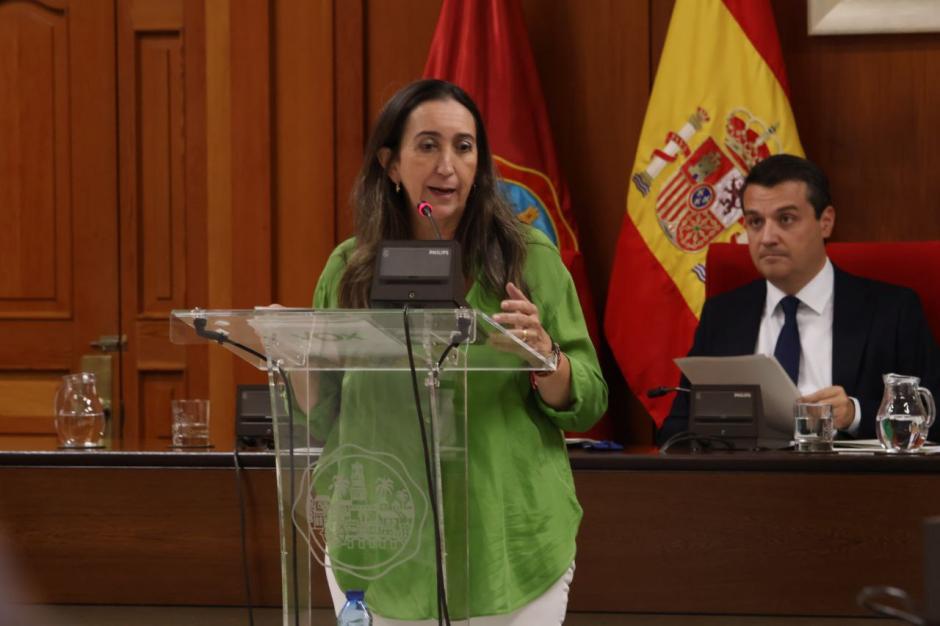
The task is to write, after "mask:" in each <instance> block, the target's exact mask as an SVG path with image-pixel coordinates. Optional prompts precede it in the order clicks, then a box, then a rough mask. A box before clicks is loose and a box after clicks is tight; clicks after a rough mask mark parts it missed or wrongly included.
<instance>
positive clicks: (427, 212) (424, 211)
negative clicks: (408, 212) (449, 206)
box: [418, 200, 443, 239]
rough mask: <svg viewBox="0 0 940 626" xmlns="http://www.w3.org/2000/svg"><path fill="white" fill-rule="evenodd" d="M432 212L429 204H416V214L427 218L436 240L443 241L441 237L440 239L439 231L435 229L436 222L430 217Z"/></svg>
mask: <svg viewBox="0 0 940 626" xmlns="http://www.w3.org/2000/svg"><path fill="white" fill-rule="evenodd" d="M433 212H434V207H432V206H431V203H430V202H427V201H425V200H422V201H421V202H419V203H418V213H420V214H421V215H423V216H424V217H426V218H428V221H429V222H431V226H432V227H433V228H434V234H435V235H437V238H438V239H443V237H441V230H440V229H439V228H438V227H437V220H435V219H434V218H433V217H432V216H431V213H433Z"/></svg>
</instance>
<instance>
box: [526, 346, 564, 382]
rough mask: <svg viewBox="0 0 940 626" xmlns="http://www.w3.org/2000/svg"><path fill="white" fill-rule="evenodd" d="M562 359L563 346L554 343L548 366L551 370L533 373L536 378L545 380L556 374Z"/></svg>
mask: <svg viewBox="0 0 940 626" xmlns="http://www.w3.org/2000/svg"><path fill="white" fill-rule="evenodd" d="M560 359H561V346H559V345H558V342H557V341H553V342H552V351H551V352H550V353H549V354H548V365H549V367H551V369H550V370H544V371H541V372H532V374H534V375H535V376H537V377H539V378H545V377H546V376H550V375H552V374H554V373H555V370H556V369H558V362H559V360H560Z"/></svg>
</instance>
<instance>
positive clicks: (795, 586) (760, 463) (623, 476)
mask: <svg viewBox="0 0 940 626" xmlns="http://www.w3.org/2000/svg"><path fill="white" fill-rule="evenodd" d="M163 446H165V444H161V445H160V446H155V447H154V448H155V449H153V450H150V451H142V452H133V451H125V452H118V451H114V452H111V451H109V452H58V451H47V452H16V451H9V452H0V528H4V529H5V530H6V533H7V535H8V539H9V540H10V541H11V542H12V545H13V549H14V551H15V553H16V556H17V557H18V558H19V562H20V564H21V565H22V569H23V572H24V575H25V576H26V577H28V578H29V579H31V581H32V582H33V585H34V587H35V590H36V593H37V597H38V599H39V600H40V601H42V602H51V603H102V604H124V603H126V604H206V605H237V604H241V603H242V602H243V601H244V590H243V580H242V561H241V552H240V534H239V515H238V511H239V509H238V491H237V482H236V475H235V470H234V462H233V455H232V453H231V451H220V450H213V451H203V452H171V451H168V450H166V449H165V448H164V447H163ZM240 458H241V461H242V466H243V467H245V469H244V470H243V472H242V478H241V480H242V485H243V487H244V494H245V497H246V503H247V529H248V532H247V537H248V552H249V559H250V562H251V578H252V589H253V593H254V598H255V601H256V602H259V603H261V604H264V605H269V606H275V605H278V604H279V603H280V578H279V562H278V543H277V518H276V502H275V482H274V472H273V456H272V455H271V454H267V453H241V454H240ZM572 466H573V467H574V471H575V480H576V483H577V488H578V494H579V498H580V500H581V502H582V504H583V506H584V510H585V516H584V522H583V524H582V526H581V532H580V535H579V542H578V557H577V565H578V566H577V573H576V576H575V584H574V585H573V587H572V595H571V603H570V606H571V609H572V610H579V611H584V610H592V611H616V612H643V613H656V612H683V613H684V612H688V613H717V614H733V613H750V614H787V615H801V614H802V615H852V614H858V613H859V611H858V609H857V608H856V607H855V606H854V597H855V594H856V592H857V591H858V590H859V589H860V588H861V587H862V586H864V585H868V584H892V585H897V586H900V587H904V588H906V589H908V590H909V591H911V592H913V593H914V595H915V596H916V597H918V598H919V597H920V595H921V586H922V584H921V561H922V558H921V533H922V531H921V524H922V521H923V519H924V518H926V517H928V516H932V515H938V514H940V498H938V497H937V496H938V495H940V457H936V456H934V457H928V456H919V457H884V456H879V457H874V456H863V457H855V456H853V457H844V456H835V455H821V456H805V455H798V454H794V453H762V454H710V455H701V456H668V457H661V456H659V455H657V454H655V453H653V452H651V451H649V450H629V451H627V452H625V453H601V454H594V453H584V452H573V453H572ZM321 583H322V579H318V580H317V581H315V582H314V586H315V592H316V593H317V600H318V604H319V605H320V606H327V604H328V598H327V594H326V591H325V583H323V584H321Z"/></svg>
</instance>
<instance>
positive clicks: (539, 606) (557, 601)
mask: <svg viewBox="0 0 940 626" xmlns="http://www.w3.org/2000/svg"><path fill="white" fill-rule="evenodd" d="M573 578H574V561H572V562H571V566H570V567H569V568H568V570H567V571H566V572H565V573H564V574H562V577H561V578H559V579H558V580H557V581H556V582H555V584H553V585H552V586H551V587H549V588H548V590H547V591H546V592H545V593H543V594H542V595H540V596H539V597H538V598H536V599H535V600H533V601H532V602H529V603H528V604H527V605H525V606H523V607H522V608H520V609H517V610H515V611H513V612H512V613H507V614H505V615H488V616H486V617H474V618H471V620H470V625H471V626H556V625H557V626H560V625H561V624H563V623H564V621H565V613H566V612H567V610H568V589H569V588H570V587H571V581H572V579H573ZM326 582H327V583H328V584H329V586H330V595H332V596H333V608H334V610H335V611H336V612H337V613H339V611H340V609H342V608H343V605H344V604H345V603H346V596H345V594H343V591H342V590H341V589H340V588H339V585H338V584H337V583H336V577H335V576H334V575H333V569H332V568H329V567H328V568H326ZM366 603H368V598H367V599H366ZM451 624H452V625H453V626H456V625H457V624H466V622H457V621H454V620H451ZM372 626H437V620H436V619H435V620H430V619H425V620H418V621H408V620H398V619H388V618H385V617H381V616H379V615H373V616H372Z"/></svg>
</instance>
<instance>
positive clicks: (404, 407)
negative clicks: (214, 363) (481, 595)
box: [170, 308, 549, 626]
mask: <svg viewBox="0 0 940 626" xmlns="http://www.w3.org/2000/svg"><path fill="white" fill-rule="evenodd" d="M170 336H171V340H172V341H173V342H174V343H194V342H202V341H207V340H209V341H216V342H218V343H220V344H221V345H222V346H223V347H225V348H226V349H228V350H231V351H232V352H234V353H235V354H236V355H238V356H239V357H241V358H243V359H245V360H247V361H249V362H250V363H252V364H253V365H254V366H256V367H258V368H259V369H263V370H266V371H267V372H268V381H269V387H270V395H271V409H272V419H273V422H274V423H273V427H274V428H273V430H274V440H275V454H276V467H277V489H278V507H279V523H280V544H281V581H282V600H283V607H284V620H283V623H284V624H285V626H287V625H294V626H298V625H301V624H303V625H307V626H309V625H312V624H313V621H312V619H313V618H312V614H311V608H312V597H313V594H312V589H311V572H312V571H313V570H315V568H316V567H318V565H317V564H319V565H321V566H323V567H324V568H326V569H327V570H328V571H327V576H328V578H329V579H331V580H332V581H335V584H336V586H335V587H333V591H334V592H335V591H338V590H342V591H343V592H345V591H350V590H362V591H365V600H366V603H367V604H368V605H369V607H370V609H371V610H372V612H373V613H375V614H378V615H381V616H384V617H388V618H393V619H403V620H419V619H434V620H436V619H437V617H438V615H439V613H440V612H441V606H446V610H447V613H448V614H449V616H450V619H451V623H452V624H456V623H464V624H467V623H470V620H469V618H468V616H469V606H468V602H469V597H470V568H471V558H472V556H471V554H470V551H469V528H470V525H471V523H472V522H471V520H470V518H469V511H470V507H469V503H468V489H467V486H468V481H469V480H471V479H472V477H471V476H469V475H468V456H467V454H468V449H467V439H468V438H467V427H468V420H469V419H472V416H471V415H469V413H472V402H470V401H468V400H469V399H468V398H467V395H466V389H467V376H468V375H471V372H474V371H544V370H546V369H548V367H549V365H548V364H547V361H546V359H545V358H544V357H542V356H541V355H540V354H538V353H537V352H535V351H534V350H532V348H531V347H530V346H529V345H528V344H526V343H523V342H522V341H521V340H520V339H518V338H517V337H516V336H515V335H513V334H512V333H511V332H510V331H508V330H506V329H504V328H503V327H501V326H500V325H499V324H497V323H496V322H494V321H493V320H492V319H491V318H490V317H488V316H487V315H485V314H483V313H481V312H478V311H474V310H471V309H424V310H423V309H410V310H398V309H361V310H324V311H315V310H311V309H286V308H259V309H254V310H231V311H222V310H212V311H204V310H199V309H195V310H192V311H173V313H172V314H171V324H170ZM337 587H338V589H337ZM439 590H442V591H439ZM442 601H443V602H444V603H446V605H443V604H442Z"/></svg>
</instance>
